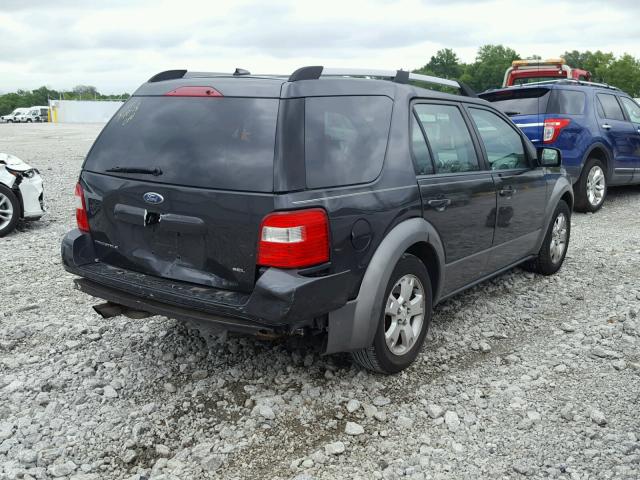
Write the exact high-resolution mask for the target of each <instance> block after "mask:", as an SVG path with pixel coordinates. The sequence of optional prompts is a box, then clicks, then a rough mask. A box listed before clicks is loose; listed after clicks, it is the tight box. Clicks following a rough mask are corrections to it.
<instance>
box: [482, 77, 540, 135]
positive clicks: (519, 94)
mask: <svg viewBox="0 0 640 480" xmlns="http://www.w3.org/2000/svg"><path fill="white" fill-rule="evenodd" d="M550 93H551V89H549V88H546V87H512V88H506V89H504V90H494V91H491V92H486V93H482V94H480V97H481V98H484V99H485V100H488V101H489V102H491V103H493V104H494V105H495V106H496V107H497V108H498V109H500V110H502V111H503V112H504V113H505V114H506V115H508V116H509V117H511V120H513V122H514V123H515V124H516V125H517V126H518V127H520V129H521V130H522V131H523V132H524V133H525V135H526V136H527V137H529V139H530V140H531V141H532V142H533V144H534V145H536V146H542V138H543V131H544V119H545V113H546V112H547V105H548V103H549V97H550V96H551V95H550Z"/></svg>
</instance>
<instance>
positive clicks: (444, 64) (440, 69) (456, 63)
mask: <svg viewBox="0 0 640 480" xmlns="http://www.w3.org/2000/svg"><path fill="white" fill-rule="evenodd" d="M417 71H418V72H419V73H425V74H427V75H434V76H436V77H442V78H459V77H460V75H462V72H463V66H462V65H461V64H460V59H459V58H458V55H456V53H455V52H454V51H453V50H451V49H450V48H445V49H442V50H438V51H437V52H436V54H435V55H434V56H432V57H431V59H430V60H429V63H427V64H426V65H425V66H423V67H422V68H420V69H418V70H417Z"/></svg>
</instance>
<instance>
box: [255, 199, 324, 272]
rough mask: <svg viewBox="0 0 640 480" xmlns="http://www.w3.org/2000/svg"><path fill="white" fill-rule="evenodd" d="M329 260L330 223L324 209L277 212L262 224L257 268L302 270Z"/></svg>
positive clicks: (268, 216) (267, 217)
mask: <svg viewBox="0 0 640 480" xmlns="http://www.w3.org/2000/svg"><path fill="white" fill-rule="evenodd" d="M327 261H329V220H328V219H327V213H326V212H325V211H324V210H322V209H321V208H310V209H308V210H295V211H291V212H275V213H271V214H269V215H267V216H266V217H265V218H264V220H263V221H262V224H261V225H260V238H259V241H258V265H262V266H264V267H279V268H301V267H310V266H312V265H318V264H320V263H324V262H327Z"/></svg>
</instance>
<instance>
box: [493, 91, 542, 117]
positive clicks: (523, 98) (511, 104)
mask: <svg viewBox="0 0 640 480" xmlns="http://www.w3.org/2000/svg"><path fill="white" fill-rule="evenodd" d="M549 91H550V90H549V89H548V88H522V89H509V90H498V91H496V92H489V93H485V94H483V95H480V96H481V97H482V98H484V99H485V100H488V101H490V102H491V103H493V104H495V106H496V107H497V108H498V109H500V110H502V111H503V112H504V113H505V114H507V115H509V116H513V115H538V114H539V113H542V112H545V111H546V109H547V103H548V102H549Z"/></svg>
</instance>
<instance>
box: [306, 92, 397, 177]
mask: <svg viewBox="0 0 640 480" xmlns="http://www.w3.org/2000/svg"><path fill="white" fill-rule="evenodd" d="M392 106H393V101H392V100H391V99H390V98H388V97H381V96H362V97H310V98H307V99H306V102H305V166H306V180H307V187H308V188H323V187H334V186H342V185H353V184H358V183H367V182H371V181H373V180H375V178H376V177H377V176H378V174H379V173H380V171H381V170H382V164H383V162H384V155H385V151H386V148H387V140H388V137H389V126H390V122H391V110H392Z"/></svg>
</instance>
